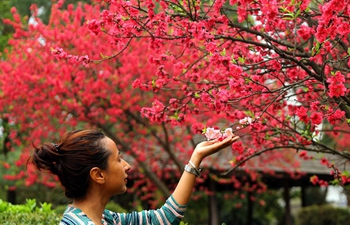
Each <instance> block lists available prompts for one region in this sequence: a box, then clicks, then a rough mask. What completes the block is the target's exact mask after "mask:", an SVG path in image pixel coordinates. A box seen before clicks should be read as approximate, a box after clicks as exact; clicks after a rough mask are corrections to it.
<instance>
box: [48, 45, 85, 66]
mask: <svg viewBox="0 0 350 225" xmlns="http://www.w3.org/2000/svg"><path fill="white" fill-rule="evenodd" d="M51 54H52V55H54V56H55V57H56V59H58V60H60V59H66V60H67V61H68V62H71V63H81V64H83V65H84V66H85V67H89V63H90V62H91V59H90V58H89V56H87V55H83V56H77V55H70V54H68V53H67V52H66V51H64V50H63V49H62V48H58V47H57V48H53V49H51Z"/></svg>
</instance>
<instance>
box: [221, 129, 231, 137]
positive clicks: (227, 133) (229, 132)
mask: <svg viewBox="0 0 350 225" xmlns="http://www.w3.org/2000/svg"><path fill="white" fill-rule="evenodd" d="M232 135H233V133H232V128H230V127H229V128H226V129H225V131H224V135H223V136H224V138H226V137H230V136H232Z"/></svg>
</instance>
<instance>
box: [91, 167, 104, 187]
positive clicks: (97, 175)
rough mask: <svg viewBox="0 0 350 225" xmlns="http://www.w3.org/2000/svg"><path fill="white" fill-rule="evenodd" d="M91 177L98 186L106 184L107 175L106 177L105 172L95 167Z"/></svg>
mask: <svg viewBox="0 0 350 225" xmlns="http://www.w3.org/2000/svg"><path fill="white" fill-rule="evenodd" d="M90 177H91V179H92V180H93V181H95V182H96V183H98V184H104V183H105V175H104V173H103V171H102V170H101V169H100V168H98V167H93V168H92V169H91V170H90Z"/></svg>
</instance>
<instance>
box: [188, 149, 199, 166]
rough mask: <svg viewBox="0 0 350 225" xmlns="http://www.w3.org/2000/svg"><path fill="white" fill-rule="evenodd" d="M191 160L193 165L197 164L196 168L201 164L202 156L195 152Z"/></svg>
mask: <svg viewBox="0 0 350 225" xmlns="http://www.w3.org/2000/svg"><path fill="white" fill-rule="evenodd" d="M189 161H191V163H192V164H193V166H195V167H196V168H199V166H200V164H201V162H202V157H201V156H200V155H198V154H197V153H195V152H194V153H193V154H192V156H191V158H190V160H189Z"/></svg>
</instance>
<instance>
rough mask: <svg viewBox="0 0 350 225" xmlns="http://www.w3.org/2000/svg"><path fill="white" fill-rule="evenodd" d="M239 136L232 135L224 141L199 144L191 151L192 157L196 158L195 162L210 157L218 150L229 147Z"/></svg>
mask: <svg viewBox="0 0 350 225" xmlns="http://www.w3.org/2000/svg"><path fill="white" fill-rule="evenodd" d="M238 139H239V136H236V135H232V136H229V137H227V138H225V139H224V140H222V141H220V140H212V141H203V142H201V143H199V144H198V145H197V146H196V148H195V149H194V151H193V154H192V156H193V155H195V156H196V158H197V160H199V161H202V160H203V159H204V158H205V157H207V156H209V155H212V154H214V153H216V152H219V151H220V150H222V149H224V148H226V147H228V146H230V145H231V144H232V143H233V142H235V141H237V140H238Z"/></svg>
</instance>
